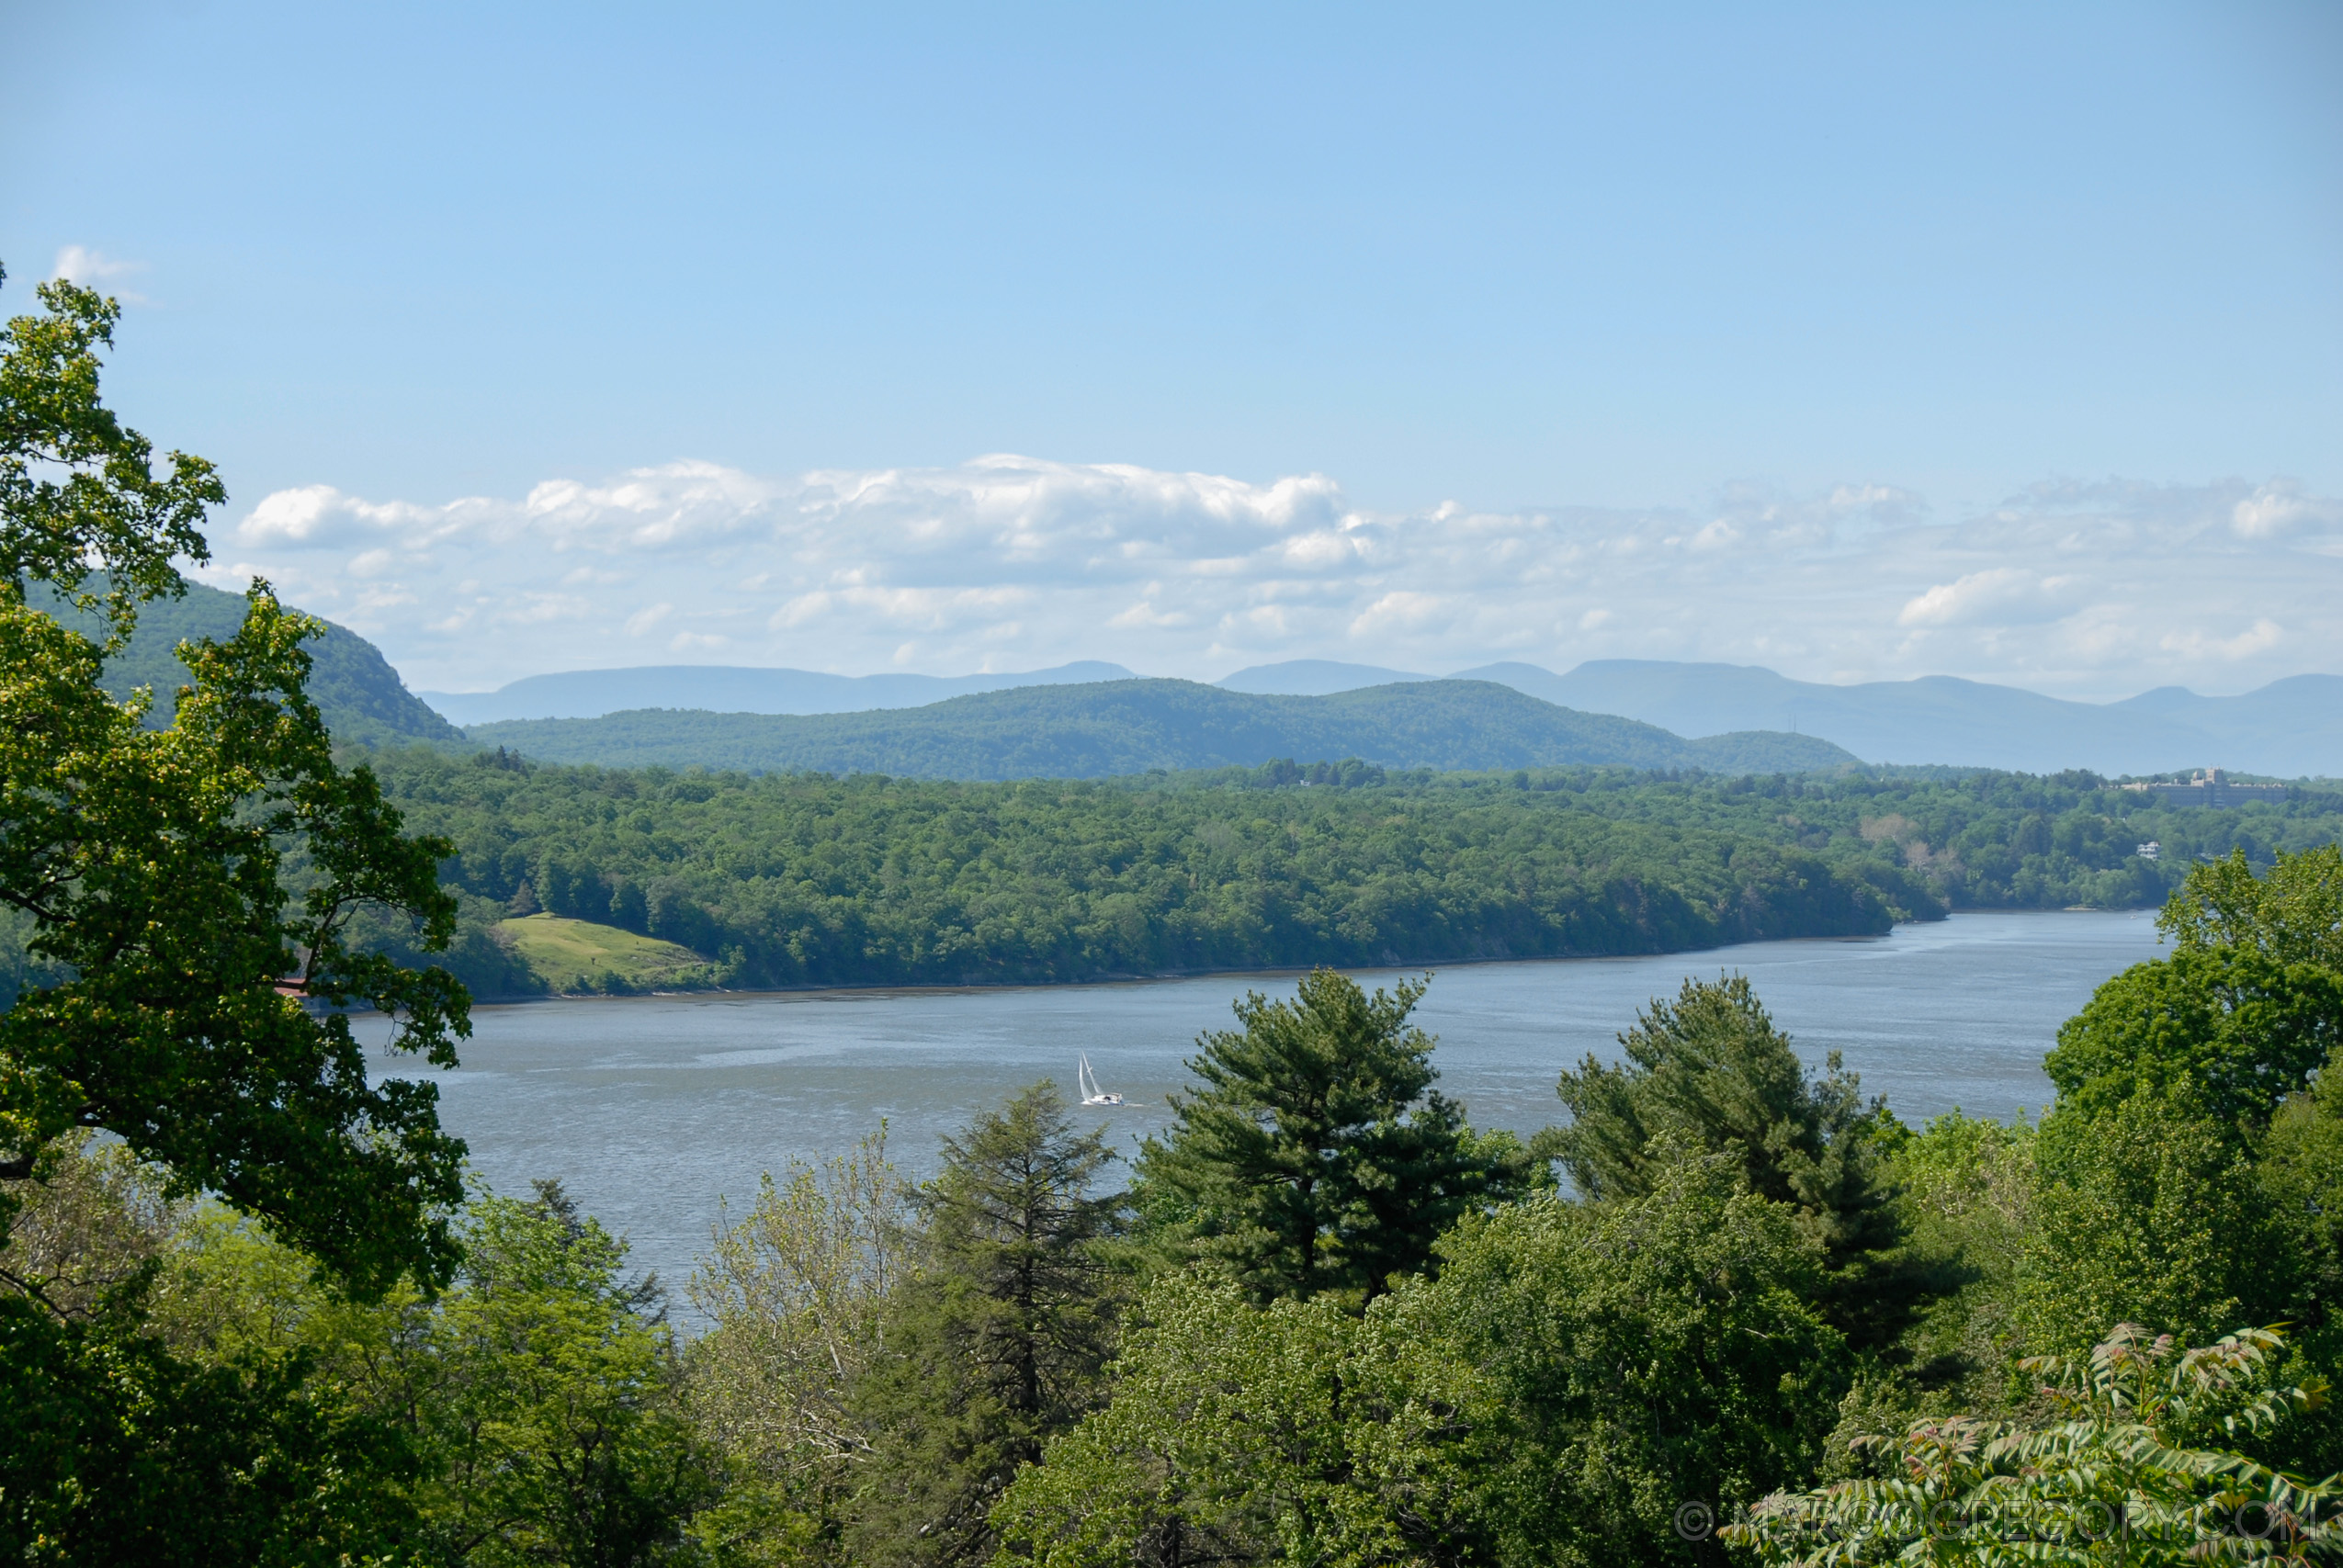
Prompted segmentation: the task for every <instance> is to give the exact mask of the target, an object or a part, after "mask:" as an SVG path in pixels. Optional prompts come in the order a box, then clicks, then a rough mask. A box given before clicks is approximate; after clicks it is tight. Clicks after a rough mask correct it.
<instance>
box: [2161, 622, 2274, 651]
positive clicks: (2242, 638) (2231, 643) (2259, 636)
mask: <svg viewBox="0 0 2343 1568" xmlns="http://www.w3.org/2000/svg"><path fill="white" fill-rule="evenodd" d="M2283 637H2285V633H2284V631H2283V630H2282V629H2281V627H2280V626H2279V625H2278V623H2277V622H2276V621H2273V620H2270V619H2269V618H2268V617H2264V618H2263V619H2261V620H2258V621H2256V622H2255V623H2254V624H2253V625H2252V626H2248V627H2247V628H2246V629H2245V630H2244V631H2242V632H2239V633H2238V634H2237V635H2236V636H2235V637H2211V636H2208V635H2207V634H2205V633H2203V632H2201V631H2190V632H2167V633H2166V634H2165V635H2164V636H2163V637H2161V638H2159V639H2158V643H2157V646H2159V647H2161V648H2163V649H2166V650H2168V651H2169V652H2172V653H2177V654H2179V655H2180V656H2181V657H2183V658H2186V659H2205V658H2213V659H2228V660H2238V659H2250V658H2252V657H2253V656H2254V655H2255V654H2257V653H2266V652H2268V651H2269V649H2273V648H2276V647H2277V646H2278V645H2279V643H2280V641H2281V640H2282V639H2283Z"/></svg>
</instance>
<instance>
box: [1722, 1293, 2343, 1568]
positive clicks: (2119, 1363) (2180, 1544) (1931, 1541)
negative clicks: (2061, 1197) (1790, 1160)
mask: <svg viewBox="0 0 2343 1568" xmlns="http://www.w3.org/2000/svg"><path fill="white" fill-rule="evenodd" d="M2281 1343H2282V1341H2281V1337H2280V1336H2279V1335H2278V1334H2277V1333H2276V1332H2275V1331H2273V1330H2270V1329H2247V1330H2243V1331H2241V1332H2239V1333H2237V1334H2234V1335H2231V1336H2229V1337H2226V1338H2224V1339H2222V1340H2221V1341H2219V1342H2218V1343H2216V1344H2213V1345H2207V1346H2203V1347H2201V1348H2196V1349H2192V1350H2188V1351H2185V1352H2182V1353H2181V1354H2180V1355H2179V1356H2178V1357H2177V1358H2176V1357H2175V1356H2174V1354H2173V1349H2174V1342H2173V1339H2172V1337H2171V1336H2169V1335H2164V1336H2158V1337H2154V1338H2151V1337H2149V1336H2148V1334H2147V1332H2146V1331H2145V1330H2144V1329H2140V1328H2137V1327H2135V1326H2134V1325H2130V1324H2119V1325H2117V1326H2116V1328H2115V1331H2114V1332H2113V1334H2112V1335H2111V1336H2110V1337H2108V1338H2107V1339H2105V1340H2102V1341H2101V1342H2100V1344H2098V1345H2097V1346H2096V1347H2094V1348H2092V1350H2091V1351H2090V1353H2089V1355H2088V1359H2081V1360H2069V1359H2062V1358H2058V1357H2043V1358H2037V1359H2032V1360H2029V1361H2028V1362H2027V1363H2026V1365H2027V1368H2028V1369H2029V1370H2030V1371H2033V1372H2034V1373H2036V1374H2037V1375H2038V1376H2040V1377H2042V1378H2043V1379H2044V1380H2045V1381H2044V1382H2043V1385H2042V1387H2041V1389H2040V1393H2041V1394H2042V1396H2043V1398H2044V1399H2045V1400H2046V1402H2047V1403H2048V1404H2049V1405H2050V1414H2051V1415H2052V1416H2053V1417H2054V1419H2052V1420H2050V1421H2047V1422H2039V1421H2037V1422H2013V1421H1995V1420H1987V1419H1983V1418H1980V1417H1977V1416H1950V1417H1935V1418H1931V1419H1929V1420H1925V1421H1920V1422H1917V1423H1915V1424H1914V1425H1913V1426H1912V1427H1911V1428H1910V1429H1909V1430H1908V1431H1907V1432H1906V1433H1905V1434H1904V1436H1903V1437H1902V1438H1901V1439H1900V1440H1898V1441H1896V1442H1895V1443H1893V1444H1890V1445H1888V1446H1889V1447H1890V1449H1891V1450H1892V1452H1893V1457H1894V1459H1895V1461H1896V1463H1895V1464H1894V1465H1893V1467H1892V1472H1891V1473H1890V1474H1888V1475H1886V1476H1885V1477H1882V1478H1880V1479H1876V1480H1857V1481H1849V1482H1842V1483H1839V1484H1837V1485H1834V1486H1829V1487H1826V1488H1824V1489H1822V1490H1819V1491H1814V1492H1806V1493H1800V1494H1780V1495H1774V1496H1771V1497H1768V1498H1767V1499H1765V1500H1764V1501H1763V1502H1762V1503H1760V1505H1758V1506H1757V1507H1756V1508H1755V1509H1754V1510H1752V1512H1751V1514H1750V1517H1749V1518H1748V1519H1746V1520H1742V1521H1737V1522H1736V1523H1734V1524H1732V1525H1730V1526H1728V1527H1727V1528H1726V1530H1725V1531H1724V1534H1725V1535H1726V1539H1727V1540H1731V1541H1732V1542H1733V1543H1734V1544H1735V1545H1737V1546H1741V1547H1746V1548H1753V1549H1755V1550H1757V1551H1759V1552H1760V1554H1761V1555H1762V1556H1763V1558H1764V1560H1765V1561H1766V1562H1769V1563H1777V1564H1796V1565H1799V1568H1837V1565H1839V1564H1845V1563H1860V1562H1890V1561H1895V1562H1964V1563H1977V1564H1982V1565H1998V1564H2003V1563H2008V1564H2017V1563H2021V1562H2025V1563H2054V1564H2071V1565H2072V1568H2097V1565H2100V1564H2108V1563H2125V1564H2132V1563H2138V1564H2147V1563H2159V1564H2166V1563H2168V1564H2172V1565H2174V1568H2178V1565H2179V1564H2182V1563H2193V1562H2286V1563H2291V1564H2307V1563H2308V1562H2310V1561H2312V1559H2311V1558H2310V1557H2308V1556H2307V1555H2306V1551H2305V1549H2320V1548H2324V1549H2325V1551H2321V1554H2320V1557H2319V1559H2318V1560H2319V1561H2326V1560H2327V1554H2328V1553H2330V1552H2331V1551H2332V1550H2333V1549H2334V1547H2335V1545H2336V1544H2337V1542H2338V1540H2343V1529H2338V1528H2337V1518H2338V1517H2339V1516H2343V1492H2338V1491H2337V1488H2336V1487H2335V1486H2334V1484H2333V1483H2331V1482H2329V1483H2309V1482H2305V1481H2303V1480H2301V1479H2299V1478H2297V1477H2294V1476H2291V1475H2286V1474H2282V1473H2280V1472H2275V1471H2271V1470H2269V1469H2268V1468H2266V1467H2264V1466H2262V1465H2259V1464H2257V1463H2255V1462H2254V1461H2251V1460H2249V1459H2247V1458H2246V1457H2245V1456H2244V1455H2242V1454H2237V1453H2233V1452H2228V1451H2225V1450H2219V1449H2208V1448H2203V1447H2196V1446H2191V1444H2190V1438H2192V1437H2193V1436H2194V1435H2195V1434H2196V1433H2197V1432H2200V1431H2202V1430H2204V1429H2205V1428H2207V1427H2213V1429H2215V1430H2216V1431H2217V1432H2222V1433H2225V1434H2227V1435H2230V1436H2233V1437H2234V1436H2236V1435H2238V1434H2241V1433H2245V1432H2251V1431H2259V1430H2263V1429H2266V1428H2268V1427H2273V1426H2275V1425H2277V1424H2279V1423H2280V1422H2281V1421H2282V1420H2284V1419H2285V1418H2286V1417H2287V1416H2289V1415H2291V1414H2292V1413H2293V1412H2296V1411H2299V1410H2303V1409H2306V1408H2309V1407H2311V1406H2313V1405H2315V1404H2317V1403H2318V1402H2319V1400H2320V1399H2321V1398H2322V1397H2323V1391H2322V1390H2317V1389H2311V1388H2303V1387H2301V1386H2295V1387H2272V1386H2270V1385H2269V1381H2270V1373H2271V1372H2272V1371H2273V1370H2274V1367H2275V1362H2276V1352H2277V1351H2278V1350H2279V1348H2280V1347H2281Z"/></svg>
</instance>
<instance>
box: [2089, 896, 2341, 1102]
mask: <svg viewBox="0 0 2343 1568" xmlns="http://www.w3.org/2000/svg"><path fill="white" fill-rule="evenodd" d="M2184 896H2185V895H2176V896H2175V897H2176V898H2177V897H2184ZM2338 1044H2343V969H2337V968H2329V967H2327V966H2326V965H2324V964H2316V963H2309V962H2292V963H2290V962H2287V961H2285V960H2283V959H2281V958H2280V957H2279V956H2278V955H2277V954H2276V953H2272V952H2269V951H2267V950H2265V949H2264V948H2262V947H2261V946H2259V945H2257V944H2253V943H2249V942H2220V943H2191V944H2190V946H2188V947H2185V948H2183V949H2181V950H2180V951H2179V952H2178V953H2174V954H2173V955H2172V956H2171V957H2169V958H2164V959H2156V960H2151V961H2150V962H2148V963H2145V964H2134V965H2132V967H2131V968H2129V969H2126V970H2124V971H2123V972H2122V974H2120V975H2118V976H2115V977H2114V978H2113V979H2111V980H2110V981H2108V982H2107V983H2106V984H2105V985H2103V986H2101V987H2099V989H2098V990H2097V991H2095V992H2093V993H2092V994H2091V999H2090V1001H2089V1003H2088V1005H2086V1006H2085V1007H2084V1009H2083V1010H2082V1011H2081V1012H2079V1013H2077V1014H2076V1015H2075V1016H2074V1017H2073V1018H2070V1019H2068V1020H2067V1021H2066V1022H2065V1023H2064V1024H2062V1025H2060V1026H2059V1030H2058V1043H2057V1045H2056V1046H2054V1048H2053V1049H2052V1051H2051V1053H2050V1055H2048V1057H2046V1058H2045V1059H2044V1060H2043V1070H2044V1071H2045V1072H2047V1073H2048V1074H2049V1075H2050V1080H2051V1082H2053V1083H2054V1084H2056V1085H2057V1086H2058V1098H2059V1102H2060V1104H2061V1105H2063V1106H2071V1107H2072V1108H2073V1109H2074V1110H2076V1111H2080V1112H2083V1113H2085V1114H2096V1113H2098V1112H2100V1111H2106V1110H2108V1109H2110V1108H2111V1107H2112V1106H2113V1105H2114V1104H2115V1102H2116V1101H2118V1100H2122V1099H2123V1098H2125V1097H2126V1096H2129V1095H2132V1094H2134V1093H2140V1092H2144V1091H2145V1092H2151V1093H2153V1092H2156V1091H2159V1090H2163V1089H2169V1088H2171V1087H2173V1086H2175V1085H2177V1084H2179V1083H2182V1082H2186V1083H2189V1084H2190V1085H2193V1086H2194V1089H2195V1091H2196V1095H2197V1098H2198V1099H2199V1100H2201V1101H2202V1104H2203V1106H2204V1109H2205V1111H2207V1112H2208V1113H2209V1114H2210V1115H2212V1116H2213V1118H2214V1119H2216V1120H2217V1121H2219V1122H2223V1123H2224V1125H2227V1126H2231V1127H2236V1128H2240V1129H2246V1130H2258V1129H2259V1128H2260V1127H2262V1126H2265V1125H2267V1124H2268V1122H2269V1118H2270V1115H2271V1113H2272V1112H2273V1111H2276V1110H2277V1109H2278V1106H2279V1104H2280V1102H2281V1101H2282V1100H2285V1099H2286V1097H2287V1096H2289V1095H2291V1094H2293V1093H2295V1092H2296V1091H2298V1090H2300V1089H2302V1088H2303V1086H2304V1085H2305V1084H2306V1083H2307V1082H2308V1081H2309V1079H2310V1076H2311V1074H2312V1073H2313V1072H2314V1071H2315V1070H2316V1068H2317V1067H2318V1066H2319V1065H2320V1064H2321V1063H2323V1062H2325V1061H2326V1058H2327V1055H2328V1053H2329V1052H2331V1051H2333V1050H2334V1049H2335V1048H2336V1047H2337V1045H2338Z"/></svg>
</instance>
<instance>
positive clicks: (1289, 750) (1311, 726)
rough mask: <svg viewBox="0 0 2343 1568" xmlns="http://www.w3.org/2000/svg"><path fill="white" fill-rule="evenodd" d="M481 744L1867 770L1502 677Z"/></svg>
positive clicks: (956, 707)
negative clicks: (1593, 707)
mask: <svg viewBox="0 0 2343 1568" xmlns="http://www.w3.org/2000/svg"><path fill="white" fill-rule="evenodd" d="M465 733H466V734H467V735H468V736H469V737H470V739H473V740H474V741H476V742H479V743H481V744H482V745H495V746H504V747H509V748H511V749H513V750H518V751H521V752H523V753H525V754H526V755H527V756H530V757H534V758H538V759H540V760H542V761H553V762H593V763H597V764H600V765H602V766H604V767H645V766H651V765H661V766H667V767H695V766H696V767H707V768H717V769H737V770H740V771H741V772H746V773H805V772H812V773H887V774H889V775H891V776H894V777H898V778H931V779H1014V778H1074V779H1081V778H1107V777H1113V776H1115V775H1118V774H1127V773H1148V772H1150V771H1153V770H1158V769H1160V770H1164V771H1167V772H1174V773H1177V772H1184V771H1190V770H1194V769H1204V768H1223V767H1257V766H1259V765H1261V764H1262V763H1263V762H1267V761H1273V760H1274V759H1276V758H1280V757H1290V758H1295V759H1297V760H1300V761H1321V760H1323V761H1332V760H1335V759H1338V758H1343V757H1357V758H1361V759H1364V761H1369V762H1374V763H1376V764H1379V765H1381V766H1383V767H1387V768H1433V769H1438V770H1442V771H1453V770H1487V769H1502V768H1537V767H1564V766H1573V765H1597V766H1619V767H1632V768H1700V769H1703V770H1706V771H1708V772H1712V773H1807V772H1815V771H1819V770H1824V769H1829V768H1835V767H1843V766H1849V765H1852V764H1853V763H1854V762H1855V759H1854V758H1853V757H1852V756H1851V755H1850V754H1849V753H1847V752H1845V751H1843V750H1839V748H1838V747H1836V746H1833V745H1831V744H1830V743H1829V742H1828V741H1826V740H1818V739H1814V738H1813V737H1811V736H1797V735H1784V734H1777V733H1772V732H1768V731H1758V732H1751V733H1747V734H1741V735H1724V736H1715V737H1712V738H1710V739H1704V740H1685V739H1682V738H1681V737H1679V736H1675V735H1671V734H1670V733H1669V732H1668V731H1666V730H1664V729H1659V728H1655V727H1653V726H1651V725H1648V724H1638V723H1636V721H1635V720H1633V719H1625V718H1613V717H1611V716H1606V715H1602V714H1589V713H1579V712H1577V711H1576V710H1574V709H1570V708H1563V707H1556V706H1555V705H1553V704H1551V703H1546V702H1541V701H1540V700H1538V699H1537V698H1535V697H1532V696H1527V695H1525V694H1522V693H1520V692H1517V691H1514V690H1512V689H1511V687H1508V686H1500V685H1497V684H1494V683H1493V682H1486V681H1424V682H1409V683H1408V684H1404V685H1390V686H1375V687H1370V688H1367V689H1365V690H1363V691H1353V692H1342V693H1340V694H1336V695H1333V696H1321V697H1295V696H1262V695H1257V694H1251V693H1245V692H1231V691H1227V690H1224V689H1222V688H1220V687H1217V686H1204V685H1198V684H1196V683H1194V682H1189V681H1104V682H1096V683H1094V684H1088V685H1077V686H1024V687H1018V688H1015V689H1013V690H1010V691H1005V692H985V693H980V694H975V695H971V696H965V697H955V698H953V699H952V700H950V701H948V702H942V703H935V704H933V705H929V706H927V707H922V708H896V709H887V710H882V711H877V712H871V713H842V714H811V715H774V714H717V713H700V712H691V711H685V710H678V709H671V708H645V709H637V710H634V711H632V712H628V713H617V714H610V715H607V716H604V717H601V718H569V719H521V720H512V721H508V722H505V723H501V724H480V725H473V726H471V727H470V728H468V729H467V730H466V731H465Z"/></svg>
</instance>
